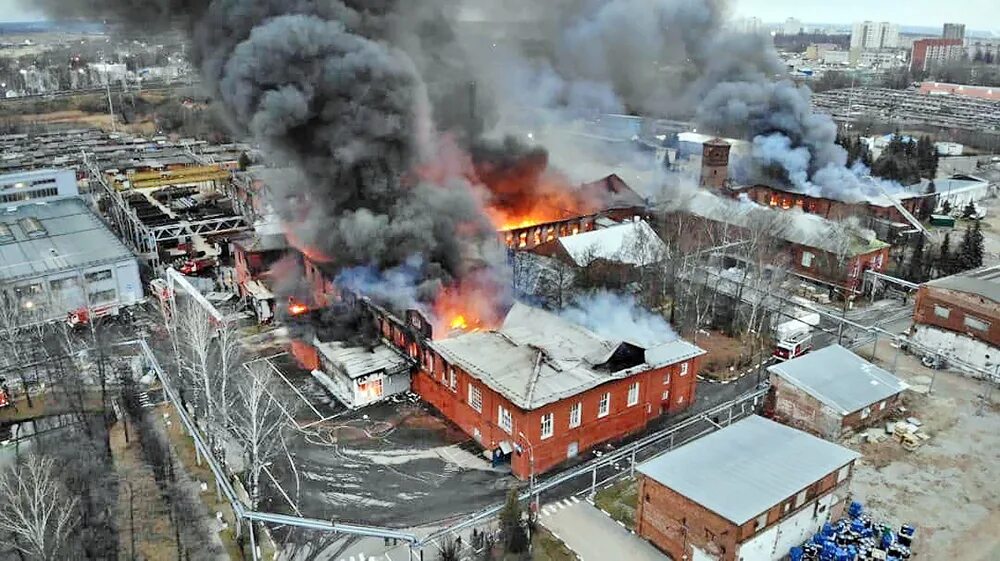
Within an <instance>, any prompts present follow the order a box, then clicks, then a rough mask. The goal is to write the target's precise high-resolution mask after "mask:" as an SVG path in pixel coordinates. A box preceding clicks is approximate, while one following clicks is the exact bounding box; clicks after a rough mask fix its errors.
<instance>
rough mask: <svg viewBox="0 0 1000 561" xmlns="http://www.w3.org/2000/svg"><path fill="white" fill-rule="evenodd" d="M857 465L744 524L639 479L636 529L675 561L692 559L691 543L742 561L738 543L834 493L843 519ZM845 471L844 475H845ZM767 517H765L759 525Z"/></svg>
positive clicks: (834, 508)
mask: <svg viewBox="0 0 1000 561" xmlns="http://www.w3.org/2000/svg"><path fill="white" fill-rule="evenodd" d="M853 466H854V461H853V460H852V461H851V463H849V464H847V465H846V466H842V467H839V468H837V469H836V470H834V471H832V472H830V473H829V474H827V475H825V476H824V477H822V478H820V479H819V480H818V481H816V482H814V483H812V484H811V485H809V486H808V487H806V488H804V489H800V490H798V491H796V492H795V493H794V494H792V495H791V496H789V497H787V498H785V499H783V500H782V501H780V502H778V503H777V504H775V505H773V506H772V507H771V508H769V509H768V510H767V511H765V512H761V513H760V515H758V516H757V517H755V518H754V519H752V520H749V521H747V522H746V523H744V524H742V525H741V526H738V525H736V524H735V523H733V522H731V521H729V520H726V519H725V518H723V517H722V516H720V515H718V514H716V513H714V512H712V511H711V510H708V509H707V508H705V507H703V506H701V505H699V504H697V503H695V502H694V501H692V500H691V499H689V498H687V497H685V496H683V495H681V494H679V493H676V492H675V491H673V490H672V489H669V488H667V487H665V486H663V485H662V484H660V483H658V482H657V481H655V480H653V479H650V478H648V477H645V476H643V475H640V476H639V498H638V505H637V509H636V529H635V531H636V534H638V535H639V536H641V537H643V538H645V539H647V540H649V541H650V542H652V543H653V545H655V546H656V547H658V548H659V549H661V550H663V551H664V552H666V553H667V554H668V555H670V556H671V557H672V558H673V559H677V560H679V559H682V558H683V556H685V555H686V556H687V558H688V559H690V558H691V546H692V545H693V546H696V547H698V548H699V549H701V550H704V551H706V552H707V553H709V554H712V555H716V556H718V558H719V559H720V561H736V560H737V559H739V548H740V544H743V543H744V542H746V541H747V540H750V539H751V538H753V537H754V536H757V535H759V534H761V533H762V532H764V531H766V530H768V529H769V528H771V527H773V526H774V525H775V524H779V523H781V522H783V521H785V520H787V519H788V518H789V517H791V516H793V515H795V514H797V513H799V512H802V511H803V510H807V509H814V510H817V509H818V508H819V506H818V500H819V499H820V498H821V497H824V496H826V495H828V494H830V493H836V495H837V498H838V502H837V503H836V504H834V505H833V506H832V508H831V510H832V512H830V513H829V515H830V516H831V517H834V518H836V517H837V516H840V513H841V510H842V509H843V505H844V504H845V503H846V499H847V497H848V489H849V487H850V480H851V474H852V473H853V469H854V468H853ZM845 468H846V472H842V470H844V469H845ZM815 514H817V515H821V514H826V513H819V512H816V513H815ZM765 515H766V519H765V521H764V523H763V524H761V519H762V517H764V516H765ZM779 532H780V528H779Z"/></svg>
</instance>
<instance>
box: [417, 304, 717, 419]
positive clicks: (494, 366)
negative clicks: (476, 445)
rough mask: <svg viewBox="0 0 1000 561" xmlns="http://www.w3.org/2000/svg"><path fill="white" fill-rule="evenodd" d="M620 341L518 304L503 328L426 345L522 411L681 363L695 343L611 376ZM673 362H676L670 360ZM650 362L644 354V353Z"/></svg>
mask: <svg viewBox="0 0 1000 561" xmlns="http://www.w3.org/2000/svg"><path fill="white" fill-rule="evenodd" d="M621 345H630V343H623V342H621V341H612V340H607V339H603V338H601V337H600V336H598V335H596V334H595V333H592V332H591V331H589V330H587V329H585V328H583V327H581V326H579V325H576V324H574V323H572V322H569V321H567V320H565V319H562V318H560V317H558V316H556V315H555V314H552V313H550V312H546V311H545V310H541V309H538V308H532V307H530V306H526V305H524V304H521V303H517V304H515V305H514V307H513V308H512V309H511V311H510V312H509V313H508V315H507V318H506V319H505V321H504V324H503V326H502V327H501V328H500V329H499V330H495V331H474V332H470V333H465V334H462V335H459V336H457V337H452V338H449V339H442V340H438V341H433V342H431V343H430V347H431V348H432V349H434V350H435V351H436V352H438V353H439V354H440V355H441V356H442V357H444V359H445V360H446V361H448V362H449V363H451V364H454V365H456V366H459V367H460V368H462V369H463V370H465V371H466V372H468V373H469V374H470V375H471V376H473V377H474V378H476V379H478V380H480V381H481V382H483V383H484V384H486V385H487V386H488V387H490V388H491V389H493V390H494V391H496V392H499V393H500V394H501V395H503V396H504V397H506V398H507V399H509V400H510V401H511V402H512V403H514V404H515V405H517V406H518V407H520V408H522V409H525V410H532V409H537V408H539V407H542V406H543V405H546V404H548V403H552V402H555V401H559V400H560V399H565V398H568V397H571V396H574V395H577V394H579V393H581V392H584V391H586V390H589V389H591V388H594V387H597V386H599V385H601V384H603V383H605V382H609V381H612V380H618V379H622V378H627V377H629V376H632V375H634V374H637V373H639V372H644V371H646V370H649V369H651V368H654V367H659V366H664V365H666V364H673V363H675V362H679V361H681V360H684V357H687V356H688V355H690V354H691V353H692V352H695V351H701V349H698V348H697V347H695V346H694V345H690V344H689V343H685V344H683V345H673V346H671V345H672V344H671V343H668V344H666V345H664V346H663V348H660V347H657V349H658V354H656V355H655V358H656V359H657V361H658V363H657V364H655V365H653V364H648V363H641V364H639V365H637V366H635V367H632V368H628V369H624V370H619V371H616V372H609V371H607V370H606V369H600V368H599V367H600V366H602V365H604V364H605V363H606V362H607V361H608V360H609V359H610V357H611V356H612V355H613V354H614V353H615V351H617V350H618V349H619V347H620V346H621ZM671 358H674V359H675V360H673V361H672V362H670V360H671ZM647 361H648V355H647Z"/></svg>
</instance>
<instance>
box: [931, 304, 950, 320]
mask: <svg viewBox="0 0 1000 561" xmlns="http://www.w3.org/2000/svg"><path fill="white" fill-rule="evenodd" d="M934 315H936V316H937V317H939V318H941V319H948V316H950V315H951V310H949V309H948V308H945V307H944V306H938V305H937V304H935V305H934Z"/></svg>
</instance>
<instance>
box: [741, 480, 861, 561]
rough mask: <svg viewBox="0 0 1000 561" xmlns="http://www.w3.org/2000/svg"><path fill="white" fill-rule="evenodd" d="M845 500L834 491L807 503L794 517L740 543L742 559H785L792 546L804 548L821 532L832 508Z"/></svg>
mask: <svg viewBox="0 0 1000 561" xmlns="http://www.w3.org/2000/svg"><path fill="white" fill-rule="evenodd" d="M844 499H845V497H843V496H838V495H837V493H835V492H832V491H831V492H828V493H826V494H825V495H822V496H820V497H818V498H816V499H813V500H812V501H809V502H807V503H806V504H805V505H804V506H802V507H800V509H799V510H798V511H797V512H795V514H793V515H791V516H789V517H788V518H786V519H784V520H782V521H781V522H780V523H778V524H775V525H774V526H771V527H770V528H768V529H767V530H765V531H763V532H761V533H760V534H758V535H756V536H754V537H753V538H750V539H749V540H747V541H746V542H744V543H742V544H740V548H739V558H740V560H741V561H778V560H779V559H782V558H783V557H785V556H786V555H788V552H789V550H790V549H791V548H792V547H794V546H797V545H801V544H802V543H803V542H805V541H806V540H807V539H809V538H810V537H812V535H813V534H815V533H816V532H817V531H819V530H820V528H822V527H823V523H825V522H827V521H829V520H830V511H831V507H832V506H833V505H834V504H835V503H838V502H842V501H843V500H844Z"/></svg>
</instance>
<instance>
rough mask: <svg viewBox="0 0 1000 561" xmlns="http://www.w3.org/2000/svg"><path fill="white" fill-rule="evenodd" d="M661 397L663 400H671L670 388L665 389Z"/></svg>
mask: <svg viewBox="0 0 1000 561" xmlns="http://www.w3.org/2000/svg"><path fill="white" fill-rule="evenodd" d="M661 399H662V400H663V401H670V390H663V396H662V397H661Z"/></svg>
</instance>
